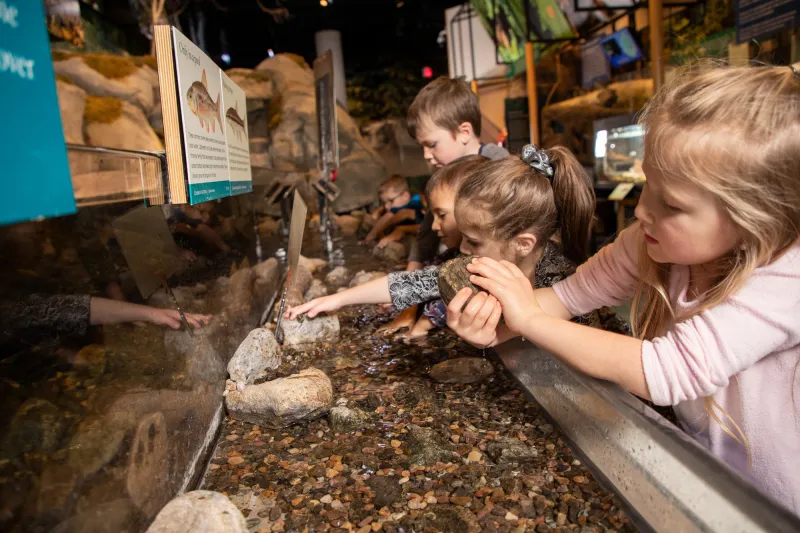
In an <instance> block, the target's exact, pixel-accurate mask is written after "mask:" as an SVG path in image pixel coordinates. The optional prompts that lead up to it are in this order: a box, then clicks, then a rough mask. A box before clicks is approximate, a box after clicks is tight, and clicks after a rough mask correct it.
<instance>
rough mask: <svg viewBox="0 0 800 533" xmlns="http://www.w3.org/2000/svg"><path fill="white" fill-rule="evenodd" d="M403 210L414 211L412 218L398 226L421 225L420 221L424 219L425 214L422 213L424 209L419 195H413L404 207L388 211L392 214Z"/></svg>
mask: <svg viewBox="0 0 800 533" xmlns="http://www.w3.org/2000/svg"><path fill="white" fill-rule="evenodd" d="M404 209H413V210H414V218H413V219H407V220H404V221H402V222H400V223H398V226H407V225H410V224H420V223H422V219H423V218H425V213H424V212H423V211H424V209H425V207H424V206H423V205H422V198H420V196H419V194H415V195H414V196H412V197H411V200H409V202H408V203H407V204H406V205H403V206H400V207H392V208H391V209H390V211H391V212H392V213H399V212H400V211H402V210H404Z"/></svg>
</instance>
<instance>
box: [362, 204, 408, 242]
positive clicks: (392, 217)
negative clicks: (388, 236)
mask: <svg viewBox="0 0 800 533" xmlns="http://www.w3.org/2000/svg"><path fill="white" fill-rule="evenodd" d="M414 216H415V213H414V210H413V209H403V210H401V211H398V212H397V213H392V212H391V211H389V212H387V213H386V214H385V215H383V216H382V217H381V218H380V220H378V222H376V223H375V227H373V228H372V229H371V230H370V232H369V233H368V234H367V236H366V238H365V239H364V240H366V241H374V240H375V238H376V237H377V236H378V235H380V234H381V233H383V232H384V231H386V230H388V229H389V228H392V227H394V226H396V225H397V224H399V223H400V222H403V221H404V220H409V219H413V218H414Z"/></svg>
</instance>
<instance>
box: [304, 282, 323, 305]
mask: <svg viewBox="0 0 800 533" xmlns="http://www.w3.org/2000/svg"><path fill="white" fill-rule="evenodd" d="M327 294H328V288H327V287H326V286H325V284H324V283H323V282H322V280H318V279H315V280H314V281H312V282H311V286H310V287H309V288H308V290H307V291H306V293H305V294H304V295H303V298H305V300H306V301H307V302H310V301H311V300H313V299H314V298H321V297H322V296H327Z"/></svg>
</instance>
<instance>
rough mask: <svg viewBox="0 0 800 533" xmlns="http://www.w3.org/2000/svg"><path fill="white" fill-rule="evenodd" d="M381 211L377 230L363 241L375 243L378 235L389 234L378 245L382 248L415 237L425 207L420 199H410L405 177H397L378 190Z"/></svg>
mask: <svg viewBox="0 0 800 533" xmlns="http://www.w3.org/2000/svg"><path fill="white" fill-rule="evenodd" d="M378 197H379V198H380V202H381V208H380V209H379V210H378V211H377V212H376V213H375V214H374V215H373V216H379V217H380V218H378V221H377V222H376V223H375V226H374V227H373V228H372V230H371V231H370V232H369V233H368V234H367V236H366V238H365V239H364V240H365V241H366V242H371V241H374V240H375V239H376V238H377V237H378V236H379V235H382V234H383V233H385V232H389V233H388V234H387V235H386V236H385V237H383V238H382V239H381V240H380V241H379V242H378V247H379V248H383V247H384V246H386V245H387V244H389V243H390V242H394V241H399V240H400V239H402V238H403V236H404V235H406V234H409V233H410V234H412V235H415V234H416V233H417V230H419V225H420V223H421V222H422V220H423V218H425V206H424V205H423V204H422V198H421V197H420V195H418V194H415V195H413V196H412V195H411V192H410V191H409V190H408V183H407V182H406V179H405V178H404V177H403V176H398V175H394V176H392V177H390V178H389V179H387V180H386V181H384V182H383V183H382V184H381V186H380V187H379V188H378Z"/></svg>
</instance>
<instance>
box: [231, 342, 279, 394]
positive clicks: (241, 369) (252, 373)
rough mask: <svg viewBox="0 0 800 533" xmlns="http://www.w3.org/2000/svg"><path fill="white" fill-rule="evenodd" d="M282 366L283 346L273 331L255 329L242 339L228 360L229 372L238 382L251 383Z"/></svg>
mask: <svg viewBox="0 0 800 533" xmlns="http://www.w3.org/2000/svg"><path fill="white" fill-rule="evenodd" d="M279 366H281V346H280V344H278V341H276V340H275V336H274V335H273V333H272V331H270V330H268V329H265V328H258V329H254V330H253V331H251V332H250V334H249V335H248V336H247V338H246V339H245V340H244V341H242V343H241V344H240V345H239V348H238V349H237V350H236V353H234V354H233V358H232V359H231V360H230V361H229V362H228V374H230V376H231V379H232V380H233V381H235V382H236V383H244V384H246V385H251V384H253V383H255V382H256V381H258V380H260V379H264V378H266V377H268V375H269V373H270V371H271V370H275V369H276V368H278V367H279Z"/></svg>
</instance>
